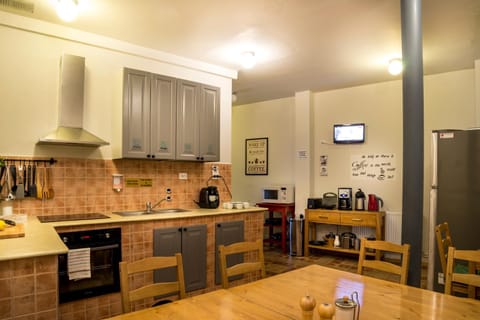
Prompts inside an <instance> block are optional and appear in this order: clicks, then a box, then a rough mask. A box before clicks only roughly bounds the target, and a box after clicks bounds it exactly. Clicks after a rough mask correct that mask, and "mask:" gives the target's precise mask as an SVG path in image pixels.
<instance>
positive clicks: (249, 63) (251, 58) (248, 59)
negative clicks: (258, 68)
mask: <svg viewBox="0 0 480 320" xmlns="http://www.w3.org/2000/svg"><path fill="white" fill-rule="evenodd" d="M256 62H257V61H256V59H255V52H253V51H245V52H243V53H242V57H241V63H242V66H243V67H244V68H245V69H251V68H253V66H255V63H256Z"/></svg>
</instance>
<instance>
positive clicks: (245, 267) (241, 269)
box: [218, 240, 265, 289]
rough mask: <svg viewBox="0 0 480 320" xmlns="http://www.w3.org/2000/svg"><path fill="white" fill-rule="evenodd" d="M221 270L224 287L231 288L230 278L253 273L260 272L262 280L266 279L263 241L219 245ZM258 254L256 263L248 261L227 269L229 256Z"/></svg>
mask: <svg viewBox="0 0 480 320" xmlns="http://www.w3.org/2000/svg"><path fill="white" fill-rule="evenodd" d="M218 250H219V257H220V270H221V275H222V286H223V288H225V289H227V288H228V287H229V277H232V276H237V275H242V274H246V273H251V272H258V271H259V272H260V275H261V277H262V278H265V259H264V256H263V241H262V240H257V241H255V242H237V243H233V244H230V245H227V246H225V245H219V246H218ZM254 252H256V258H257V259H256V260H255V261H247V262H242V263H238V264H235V265H233V266H229V267H227V256H228V255H232V254H239V253H243V254H245V253H254Z"/></svg>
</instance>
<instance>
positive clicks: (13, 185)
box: [10, 164, 17, 197]
mask: <svg viewBox="0 0 480 320" xmlns="http://www.w3.org/2000/svg"><path fill="white" fill-rule="evenodd" d="M10 183H11V185H10V192H11V194H12V196H13V197H15V194H16V193H17V167H16V166H15V165H14V164H12V165H10Z"/></svg>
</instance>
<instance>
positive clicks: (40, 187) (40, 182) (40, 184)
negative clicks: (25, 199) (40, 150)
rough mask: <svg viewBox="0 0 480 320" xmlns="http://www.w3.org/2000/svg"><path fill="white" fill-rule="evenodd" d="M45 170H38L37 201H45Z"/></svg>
mask: <svg viewBox="0 0 480 320" xmlns="http://www.w3.org/2000/svg"><path fill="white" fill-rule="evenodd" d="M42 169H43V168H40V167H39V168H37V177H36V184H35V185H36V188H37V199H43V187H44V183H45V178H44V171H43V170H42Z"/></svg>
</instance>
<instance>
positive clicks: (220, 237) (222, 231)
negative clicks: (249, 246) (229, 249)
mask: <svg viewBox="0 0 480 320" xmlns="http://www.w3.org/2000/svg"><path fill="white" fill-rule="evenodd" d="M241 241H244V222H243V220H239V221H227V222H219V223H217V225H216V227H215V284H220V283H221V282H222V276H221V273H220V260H219V257H218V246H219V245H221V244H223V245H229V244H232V243H235V242H241ZM241 262H243V255H242V254H232V255H229V256H228V257H227V266H231V265H234V264H238V263H241ZM238 278H241V276H237V277H231V280H235V279H238Z"/></svg>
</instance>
